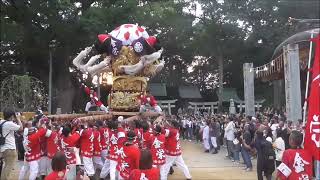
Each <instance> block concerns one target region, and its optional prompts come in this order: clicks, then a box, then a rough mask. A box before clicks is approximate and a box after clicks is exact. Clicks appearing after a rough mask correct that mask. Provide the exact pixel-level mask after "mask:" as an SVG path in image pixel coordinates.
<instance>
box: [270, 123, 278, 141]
mask: <svg viewBox="0 0 320 180" xmlns="http://www.w3.org/2000/svg"><path fill="white" fill-rule="evenodd" d="M278 127H279V124H278V123H277V124H272V125H271V127H270V129H271V131H272V136H273V138H274V139H275V138H276V136H277V132H276V131H277V129H278Z"/></svg>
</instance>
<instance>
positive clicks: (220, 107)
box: [218, 52, 223, 112]
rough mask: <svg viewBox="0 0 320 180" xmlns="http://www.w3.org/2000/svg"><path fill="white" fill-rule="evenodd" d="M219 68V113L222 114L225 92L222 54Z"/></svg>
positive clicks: (220, 54) (219, 57)
mask: <svg viewBox="0 0 320 180" xmlns="http://www.w3.org/2000/svg"><path fill="white" fill-rule="evenodd" d="M218 66H219V89H218V99H219V104H218V112H222V110H223V109H222V102H223V98H222V92H223V56H222V53H221V52H219V55H218Z"/></svg>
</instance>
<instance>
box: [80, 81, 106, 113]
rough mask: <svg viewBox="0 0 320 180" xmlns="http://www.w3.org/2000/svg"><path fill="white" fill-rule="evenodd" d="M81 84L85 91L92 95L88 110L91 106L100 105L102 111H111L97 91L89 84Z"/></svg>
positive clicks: (87, 106)
mask: <svg viewBox="0 0 320 180" xmlns="http://www.w3.org/2000/svg"><path fill="white" fill-rule="evenodd" d="M81 86H82V87H83V88H84V91H85V92H86V94H87V95H88V96H89V97H90V101H89V102H87V104H86V108H85V111H86V112H88V111H89V110H90V108H91V107H95V106H98V107H99V108H100V109H101V110H102V111H105V112H109V110H108V107H106V106H104V105H103V103H102V102H101V101H100V100H99V98H98V96H97V93H96V92H95V91H94V90H93V89H90V88H89V87H88V86H86V85H85V84H83V83H82V84H81Z"/></svg>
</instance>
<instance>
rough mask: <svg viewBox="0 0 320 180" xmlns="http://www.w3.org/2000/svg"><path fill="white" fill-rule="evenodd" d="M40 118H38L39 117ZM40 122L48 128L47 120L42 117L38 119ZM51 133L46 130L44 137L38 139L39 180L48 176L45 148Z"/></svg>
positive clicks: (48, 168)
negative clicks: (39, 153)
mask: <svg viewBox="0 0 320 180" xmlns="http://www.w3.org/2000/svg"><path fill="white" fill-rule="evenodd" d="M39 117H40V116H39ZM39 121H41V124H45V125H46V126H47V127H49V119H48V118H47V117H45V116H44V115H42V117H41V118H40V119H39ZM50 132H51V131H50V130H47V133H46V135H45V136H41V137H40V148H41V157H40V159H39V175H40V177H41V179H44V178H45V176H46V175H48V174H49V172H48V170H50V169H51V168H50V164H48V161H49V158H48V148H47V139H48V136H49V134H48V133H50Z"/></svg>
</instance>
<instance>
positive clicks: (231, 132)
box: [225, 121, 235, 141]
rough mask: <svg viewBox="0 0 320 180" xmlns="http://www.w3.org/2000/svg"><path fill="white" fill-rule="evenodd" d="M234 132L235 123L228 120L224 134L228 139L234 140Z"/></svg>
mask: <svg viewBox="0 0 320 180" xmlns="http://www.w3.org/2000/svg"><path fill="white" fill-rule="evenodd" d="M234 132H235V125H234V123H233V121H230V122H229V123H228V124H227V126H226V128H225V136H226V138H227V140H228V141H233V140H234Z"/></svg>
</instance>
